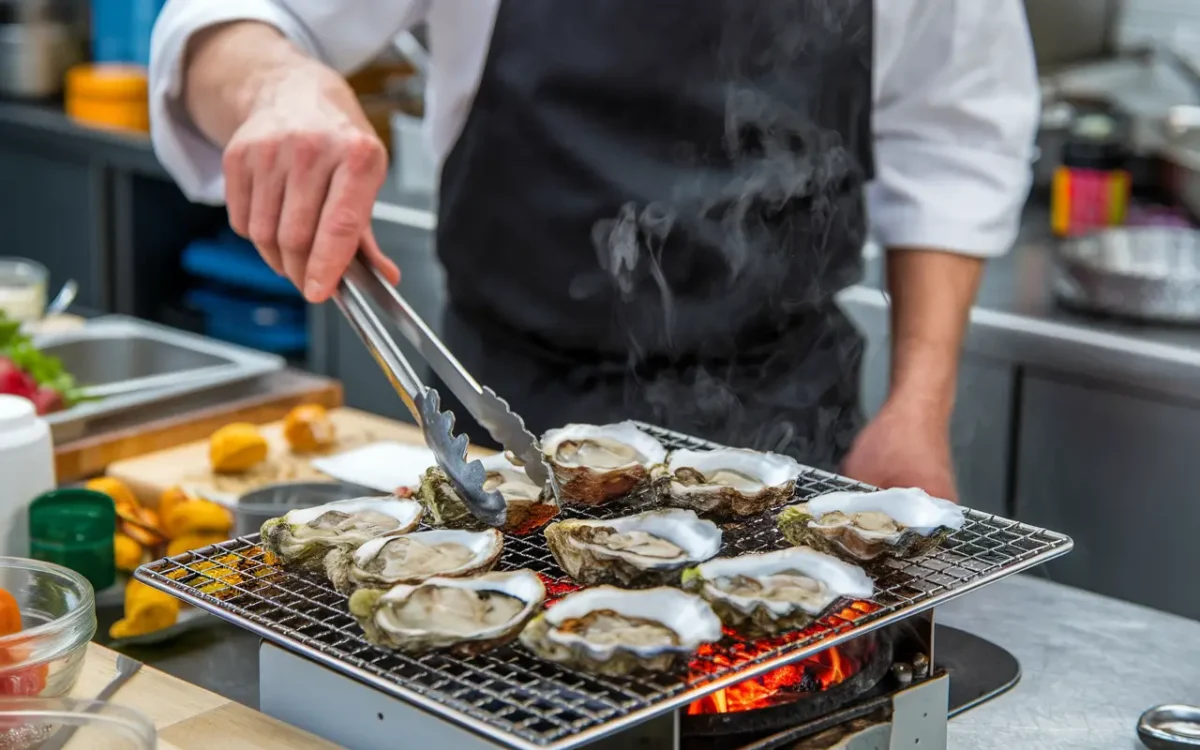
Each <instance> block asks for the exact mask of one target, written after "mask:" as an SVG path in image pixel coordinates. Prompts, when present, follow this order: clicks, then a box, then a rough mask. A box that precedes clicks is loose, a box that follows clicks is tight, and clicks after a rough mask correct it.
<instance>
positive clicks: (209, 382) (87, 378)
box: [35, 315, 284, 441]
mask: <svg viewBox="0 0 1200 750" xmlns="http://www.w3.org/2000/svg"><path fill="white" fill-rule="evenodd" d="M35 343H36V345H37V346H38V348H39V349H41V350H42V351H44V352H46V353H48V354H51V355H53V356H55V357H58V358H60V359H61V360H62V362H63V365H64V366H65V367H66V368H67V370H68V372H70V373H71V374H72V375H74V377H75V378H76V380H77V382H78V383H79V384H80V385H81V386H84V388H85V390H86V391H87V394H88V395H89V396H92V397H96V400H94V401H85V402H82V403H80V404H78V405H76V406H74V407H73V408H71V409H67V410H65V411H61V412H57V413H55V414H51V415H49V416H48V417H47V418H46V419H47V421H48V422H49V423H50V427H51V430H52V431H53V433H54V438H55V440H57V441H63V440H70V439H72V438H74V437H77V436H79V435H80V434H82V433H83V432H84V430H85V428H86V426H87V424H88V422H90V421H92V420H95V419H99V418H102V417H106V416H109V415H111V414H115V413H117V412H121V411H126V410H129V409H133V408H145V407H147V406H150V405H152V404H154V403H156V402H161V401H165V400H168V399H172V398H177V397H180V396H186V395H190V394H193V393H197V392H199V391H203V390H208V389H210V388H216V387H218V386H223V385H228V384H231V383H236V382H239V381H242V380H248V379H250V378H254V377H258V376H260V375H264V374H267V373H269V372H273V371H276V370H280V369H282V368H283V366H284V361H283V359H282V358H281V357H277V356H275V355H272V354H265V353H262V352H258V351H254V350H252V349H246V348H243V347H240V346H235V345H233V344H227V343H225V342H222V341H216V340H214V339H209V338H206V337H204V336H197V335H194V334H190V333H186V332H184V331H179V330H176V329H173V328H167V327H165V326H160V325H156V324H153V323H148V322H146V321H144V320H138V319H136V318H128V317H125V316H120V315H112V316H107V317H103V318H96V319H94V320H90V321H88V323H87V325H85V326H84V327H82V328H79V329H76V330H71V331H62V332H58V333H48V334H43V335H41V336H37V337H36V338H35Z"/></svg>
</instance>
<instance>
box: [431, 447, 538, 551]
mask: <svg viewBox="0 0 1200 750" xmlns="http://www.w3.org/2000/svg"><path fill="white" fill-rule="evenodd" d="M479 462H480V463H481V464H483V469H484V471H485V472H487V476H486V478H485V479H484V481H483V488H484V489H485V490H487V491H489V492H499V493H500V495H501V496H502V497H503V498H504V502H505V504H506V505H507V506H508V514H507V516H506V520H505V522H504V527H503V528H504V531H506V532H507V533H509V534H517V535H520V534H528V533H529V532H530V531H533V530H534V529H538V528H541V527H542V526H544V525H545V524H546V522H547V521H549V520H550V519H551V518H554V516H556V515H558V504H557V503H555V502H554V496H553V495H552V494H551V493H549V492H547V491H546V488H544V487H539V486H537V485H536V484H534V482H533V480H531V479H530V478H529V476H528V475H527V474H526V473H525V471H524V470H523V469H521V468H520V467H518V466H514V465H513V464H512V463H510V462H509V460H508V459H507V458H505V457H504V454H502V453H496V454H493V455H491V456H487V457H486V458H481V459H480V460H479ZM415 498H416V499H417V501H419V502H420V503H421V505H423V506H425V513H426V517H425V520H426V521H427V522H429V523H430V524H432V525H434V526H439V527H442V528H447V529H468V530H481V529H486V528H488V527H487V525H486V524H484V523H483V522H482V521H480V520H479V519H477V518H475V516H473V515H472V514H471V511H469V510H467V506H466V504H465V503H463V501H462V498H460V497H459V496H458V493H457V492H456V491H455V489H454V486H453V485H452V484H450V480H449V479H448V478H447V477H446V473H445V472H444V471H442V470H441V469H440V468H438V467H437V466H432V467H430V468H429V469H427V470H426V471H425V475H424V476H423V477H421V486H420V487H419V488H418V489H417V492H416V494H415Z"/></svg>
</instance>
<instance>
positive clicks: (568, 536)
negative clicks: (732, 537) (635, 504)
mask: <svg viewBox="0 0 1200 750" xmlns="http://www.w3.org/2000/svg"><path fill="white" fill-rule="evenodd" d="M546 544H547V545H548V546H549V547H550V551H551V552H552V553H554V559H555V560H557V561H558V564H559V567H561V568H562V569H563V570H565V571H566V572H567V575H569V576H571V578H573V579H575V580H576V581H577V582H579V583H581V584H583V585H584V586H595V585H597V584H601V583H611V584H614V585H619V586H624V587H626V588H646V587H650V586H661V585H664V584H673V583H678V582H679V574H680V571H682V570H683V569H684V568H686V567H687V566H689V565H695V564H696V563H698V562H703V561H704V560H707V559H708V558H710V557H712V556H713V555H715V554H717V552H718V551H719V550H720V549H721V529H720V528H718V527H717V525H716V524H715V523H713V522H712V521H705V520H702V519H701V518H700V517H699V516H697V515H696V514H695V513H693V512H692V511H690V510H679V509H675V508H671V509H666V510H652V511H649V512H648V513H639V514H637V515H635V516H626V517H624V518H614V519H610V520H604V521H591V520H577V519H568V520H565V521H558V522H557V523H552V524H550V525H549V526H547V527H546Z"/></svg>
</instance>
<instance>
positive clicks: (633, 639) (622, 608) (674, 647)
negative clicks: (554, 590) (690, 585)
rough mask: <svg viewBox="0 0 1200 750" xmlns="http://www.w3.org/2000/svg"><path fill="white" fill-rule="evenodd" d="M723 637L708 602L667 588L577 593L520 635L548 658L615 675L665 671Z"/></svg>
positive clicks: (601, 589) (601, 588)
mask: <svg viewBox="0 0 1200 750" xmlns="http://www.w3.org/2000/svg"><path fill="white" fill-rule="evenodd" d="M720 639H721V621H720V620H719V619H718V618H717V616H716V614H715V613H714V612H713V611H712V608H711V607H710V606H709V605H708V603H707V602H705V601H704V600H703V599H701V598H700V597H698V596H693V595H691V594H686V593H684V592H682V591H680V590H679V589H674V588H665V587H664V588H656V589H642V590H640V591H626V590H624V589H619V588H615V587H613V586H597V587H596V588H591V589H585V590H583V591H578V592H576V593H574V594H570V595H569V596H567V597H565V598H563V599H562V600H560V601H559V602H558V603H556V604H555V605H554V606H552V607H550V608H549V609H548V610H546V611H545V612H542V613H541V614H539V615H538V616H537V617H535V618H534V619H533V620H532V621H531V622H530V623H529V625H527V626H526V627H525V630H524V631H523V632H522V633H521V643H522V644H524V645H525V647H526V648H528V649H529V650H530V651H532V652H533V653H535V654H537V655H538V656H540V657H541V658H543V659H547V660H549V661H554V662H559V663H561V664H566V665H567V666H569V667H572V668H574V669H581V670H583V671H586V672H592V673H595V674H602V675H608V676H614V677H616V676H621V675H626V674H630V673H631V672H633V671H635V670H637V669H644V670H647V671H651V672H662V671H666V670H668V669H670V668H671V667H672V666H673V665H674V664H675V663H676V662H677V661H680V660H687V659H688V658H690V657H691V656H692V655H693V654H695V653H696V650H697V649H699V648H700V646H702V645H704V644H706V643H715V642H716V641H719V640H720Z"/></svg>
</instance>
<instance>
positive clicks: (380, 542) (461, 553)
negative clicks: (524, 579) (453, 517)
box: [325, 529, 504, 594]
mask: <svg viewBox="0 0 1200 750" xmlns="http://www.w3.org/2000/svg"><path fill="white" fill-rule="evenodd" d="M503 550H504V536H503V535H502V534H501V533H500V532H499V531H496V530H495V529H488V530H487V531H458V530H453V529H444V530H439V531H417V532H414V533H411V534H402V535H400V536H386V537H376V538H375V539H372V540H371V541H369V542H367V543H366V544H363V545H362V546H360V547H359V548H358V549H355V550H340V549H335V550H332V551H330V552H329V554H328V555H327V556H326V558H325V576H326V577H327V578H328V579H329V580H330V582H331V583H333V587H334V588H335V589H337V590H338V591H340V592H341V593H343V594H349V593H350V592H352V591H354V590H355V589H358V588H388V587H390V586H395V585H396V584H399V583H409V584H412V583H420V582H421V581H424V580H425V579H427V578H433V577H435V576H437V577H441V578H461V577H463V576H469V575H474V574H476V573H485V572H487V571H489V570H491V569H492V567H493V566H494V565H495V564H496V561H497V560H499V559H500V553H501V552H502V551H503Z"/></svg>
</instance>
